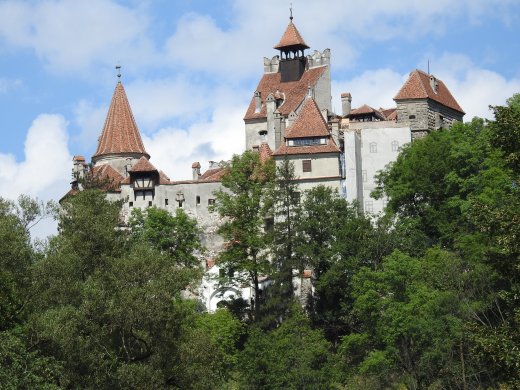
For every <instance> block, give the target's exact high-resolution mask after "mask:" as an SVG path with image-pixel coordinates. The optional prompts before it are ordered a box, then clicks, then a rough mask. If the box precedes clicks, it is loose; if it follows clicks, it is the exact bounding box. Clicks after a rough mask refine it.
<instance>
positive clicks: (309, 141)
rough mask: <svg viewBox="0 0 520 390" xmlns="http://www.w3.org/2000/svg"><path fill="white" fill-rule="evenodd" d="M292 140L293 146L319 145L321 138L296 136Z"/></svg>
mask: <svg viewBox="0 0 520 390" xmlns="http://www.w3.org/2000/svg"><path fill="white" fill-rule="evenodd" d="M292 141H293V143H292V144H293V145H294V146H309V145H319V144H320V143H321V138H296V139H294V140H292Z"/></svg>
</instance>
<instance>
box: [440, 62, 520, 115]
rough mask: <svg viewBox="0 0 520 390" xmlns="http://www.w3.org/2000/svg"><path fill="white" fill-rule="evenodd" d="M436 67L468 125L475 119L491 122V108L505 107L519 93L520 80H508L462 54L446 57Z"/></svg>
mask: <svg viewBox="0 0 520 390" xmlns="http://www.w3.org/2000/svg"><path fill="white" fill-rule="evenodd" d="M435 67H436V72H435V73H436V76H438V77H439V78H440V79H442V80H443V81H444V82H445V84H446V85H447V86H448V88H449V89H450V91H451V93H452V94H453V95H454V96H455V98H456V99H457V101H458V102H459V104H460V105H461V107H462V109H463V110H464V111H465V112H466V116H465V117H464V118H465V120H467V121H469V120H471V119H472V118H473V117H475V116H478V117H482V118H488V119H491V118H492V117H493V114H492V112H491V111H490V110H489V107H488V106H489V105H504V104H505V103H506V99H507V98H509V97H511V96H512V95H513V94H514V93H518V92H519V91H520V79H519V78H510V79H507V78H506V77H504V76H503V75H501V74H499V73H498V72H495V71H493V70H490V69H486V68H484V67H481V66H479V65H477V64H475V63H474V62H473V61H472V60H471V59H470V58H469V57H468V56H466V55H463V54H460V53H444V54H443V55H442V56H441V57H440V59H439V61H438V62H437V63H436V65H435Z"/></svg>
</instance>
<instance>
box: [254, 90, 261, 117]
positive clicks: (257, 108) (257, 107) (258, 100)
mask: <svg viewBox="0 0 520 390" xmlns="http://www.w3.org/2000/svg"><path fill="white" fill-rule="evenodd" d="M261 109H262V98H261V97H260V92H259V91H255V114H257V113H259V112H260V110H261Z"/></svg>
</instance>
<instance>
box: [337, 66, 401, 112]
mask: <svg viewBox="0 0 520 390" xmlns="http://www.w3.org/2000/svg"><path fill="white" fill-rule="evenodd" d="M406 77H407V75H402V74H399V73H397V72H395V71H393V70H391V69H375V70H367V71H365V72H363V73H362V74H361V75H359V76H356V77H354V78H352V79H350V80H343V81H334V82H333V83H332V101H333V108H334V107H335V111H336V112H337V113H341V101H340V95H341V93H342V92H350V93H351V94H352V107H353V108H356V107H360V106H362V105H363V104H368V105H369V106H371V107H373V108H380V107H382V108H389V107H394V106H395V102H394V101H393V97H394V96H395V95H396V94H397V92H398V91H399V89H400V88H401V86H402V85H403V83H404V81H405V80H406Z"/></svg>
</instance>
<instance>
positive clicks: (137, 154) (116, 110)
mask: <svg viewBox="0 0 520 390" xmlns="http://www.w3.org/2000/svg"><path fill="white" fill-rule="evenodd" d="M141 157H145V158H146V159H149V158H150V155H149V154H148V153H147V152H146V150H145V148H144V145H143V141H142V139H141V135H140V134H139V129H138V128H137V124H136V122H135V119H134V116H133V114H132V109H131V108H130V103H129V102H128V98H127V97H126V93H125V89H124V87H123V84H122V83H121V80H119V81H118V82H117V84H116V88H115V91H114V95H113V96H112V101H111V103H110V108H109V109H108V114H107V117H106V120H105V125H104V126H103V131H102V132H101V136H100V137H99V139H98V146H97V150H96V153H95V154H94V155H93V156H92V162H93V164H94V166H98V167H99V166H101V165H104V164H109V165H110V166H111V167H112V168H114V169H115V170H116V171H117V172H119V173H120V174H121V175H123V176H127V175H128V170H129V169H130V167H131V166H133V165H134V164H135V163H136V162H137V161H138V160H139V159H140V158H141Z"/></svg>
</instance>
